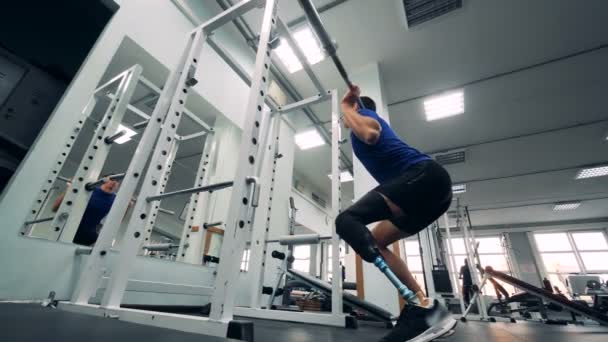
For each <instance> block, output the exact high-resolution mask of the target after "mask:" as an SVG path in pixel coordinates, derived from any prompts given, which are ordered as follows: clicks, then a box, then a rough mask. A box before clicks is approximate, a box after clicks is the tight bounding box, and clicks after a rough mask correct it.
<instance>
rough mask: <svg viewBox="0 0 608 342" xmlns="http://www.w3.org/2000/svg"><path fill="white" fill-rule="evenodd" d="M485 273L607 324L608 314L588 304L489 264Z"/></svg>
mask: <svg viewBox="0 0 608 342" xmlns="http://www.w3.org/2000/svg"><path fill="white" fill-rule="evenodd" d="M485 271H486V274H487V275H489V276H491V277H494V278H497V279H500V280H502V281H504V282H506V283H509V284H511V285H513V286H515V287H518V288H520V289H522V290H524V291H526V292H528V293H530V294H532V295H535V296H538V297H540V298H541V299H543V300H546V301H548V302H550V303H553V304H556V305H559V306H561V307H563V308H564V309H566V310H569V311H572V312H574V313H577V314H579V315H581V316H585V317H587V318H589V319H592V320H594V321H597V322H598V323H600V324H601V325H608V316H606V315H604V314H603V313H601V312H599V311H596V310H594V309H592V308H589V307H588V306H585V305H582V304H580V303H577V302H574V301H571V300H568V299H567V298H565V297H562V296H559V295H556V294H554V293H551V292H549V291H547V290H543V289H541V288H538V287H536V286H534V285H532V284H529V283H526V282H525V281H523V280H520V279H517V278H515V277H512V276H510V275H508V274H505V273H503V272H499V271H495V270H494V269H493V268H492V267H491V266H488V267H486V268H485Z"/></svg>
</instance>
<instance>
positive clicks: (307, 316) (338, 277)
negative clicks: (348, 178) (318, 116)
mask: <svg viewBox="0 0 608 342" xmlns="http://www.w3.org/2000/svg"><path fill="white" fill-rule="evenodd" d="M327 100H330V101H331V123H332V128H331V161H332V163H331V176H332V182H331V183H332V187H331V204H332V205H331V216H332V217H333V218H334V219H335V218H336V217H337V216H338V214H339V213H340V191H341V185H340V184H341V182H340V165H339V163H340V161H339V145H340V144H339V141H340V140H341V135H340V134H341V132H340V108H339V98H338V92H337V90H328V91H324V92H323V93H321V94H319V95H317V96H313V97H311V98H308V99H305V100H302V101H300V102H298V103H294V104H292V105H289V106H285V107H280V108H279V109H278V112H277V114H275V115H281V114H285V113H288V112H292V111H295V110H297V109H301V108H302V107H305V106H308V105H310V104H313V103H320V102H323V101H327ZM275 130H276V132H275V134H273V138H274V139H276V142H277V143H276V144H273V146H275V148H274V150H273V151H272V153H273V155H274V156H275V157H276V155H277V153H278V152H279V151H278V125H275ZM275 167H276V160H275V161H274V163H273V168H272V179H271V182H273V183H274V178H275ZM270 190H271V191H270V197H269V201H268V218H267V221H266V222H267V224H266V225H265V226H262V225H258V228H257V229H254V231H253V233H252V237H251V261H250V263H251V265H252V266H251V267H250V270H249V272H250V274H251V276H252V283H251V288H250V290H251V291H250V292H251V295H250V298H251V302H250V305H249V307H236V308H235V309H234V312H235V314H237V315H238V316H243V317H254V318H263V319H272V320H279V321H292V322H301V323H311V324H321V325H329V326H336V327H347V326H350V325H351V323H350V322H349V318H351V317H349V316H347V315H345V314H344V313H343V310H342V292H343V290H342V271H341V267H340V258H338V257H333V258H332V281H331V286H332V291H331V303H332V308H331V313H311V312H293V311H279V310H270V305H267V306H266V307H265V308H262V307H261V304H260V299H261V298H260V296H261V294H262V288H263V285H264V273H265V272H264V270H265V260H266V257H267V254H268V253H267V251H268V247H269V244H270V243H273V242H279V241H280V243H281V244H282V245H286V246H289V245H296V244H311V243H314V242H316V243H318V242H319V241H320V237H319V236H318V235H317V236H316V237H315V236H309V235H308V234H307V235H305V236H300V235H288V236H281V237H279V238H278V239H277V240H276V241H271V240H269V239H268V238H269V226H268V225H269V223H270V219H269V218H270V211H271V208H272V197H273V196H272V191H273V190H274V186H273V184H271V188H270ZM332 221H333V220H332ZM311 235H314V234H311ZM309 238H310V239H309ZM330 239H331V246H332V250H333V251H339V246H340V237H339V236H338V234H337V233H336V229H335V225H334V224H332V234H331V237H330ZM304 240H306V241H304ZM335 253H337V252H335ZM273 285H274V284H273Z"/></svg>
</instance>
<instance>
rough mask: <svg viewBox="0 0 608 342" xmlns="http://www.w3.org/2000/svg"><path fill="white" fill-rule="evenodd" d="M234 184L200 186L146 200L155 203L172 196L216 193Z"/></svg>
mask: <svg viewBox="0 0 608 342" xmlns="http://www.w3.org/2000/svg"><path fill="white" fill-rule="evenodd" d="M233 184H234V182H233V181H229V182H222V183H217V184H211V185H205V186H198V187H195V188H189V189H182V190H177V191H173V192H166V193H164V194H160V195H156V196H150V197H148V198H146V201H147V202H154V201H158V200H161V199H163V198H166V197H172V196H177V195H187V194H195V193H199V192H204V191H215V190H220V189H225V188H229V187H231V186H232V185H233Z"/></svg>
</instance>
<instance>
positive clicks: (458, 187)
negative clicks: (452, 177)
mask: <svg viewBox="0 0 608 342" xmlns="http://www.w3.org/2000/svg"><path fill="white" fill-rule="evenodd" d="M465 192H467V185H466V184H465V183H461V184H454V185H452V193H454V194H462V193H465Z"/></svg>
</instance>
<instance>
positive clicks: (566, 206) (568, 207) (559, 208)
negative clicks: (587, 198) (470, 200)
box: [553, 202, 581, 211]
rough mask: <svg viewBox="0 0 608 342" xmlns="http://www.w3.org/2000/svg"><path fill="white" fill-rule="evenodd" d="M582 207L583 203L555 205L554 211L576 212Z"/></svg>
mask: <svg viewBox="0 0 608 342" xmlns="http://www.w3.org/2000/svg"><path fill="white" fill-rule="evenodd" d="M580 205H581V202H562V203H555V206H554V207H553V210H554V211H564V210H574V209H576V208H578V207H580Z"/></svg>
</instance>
